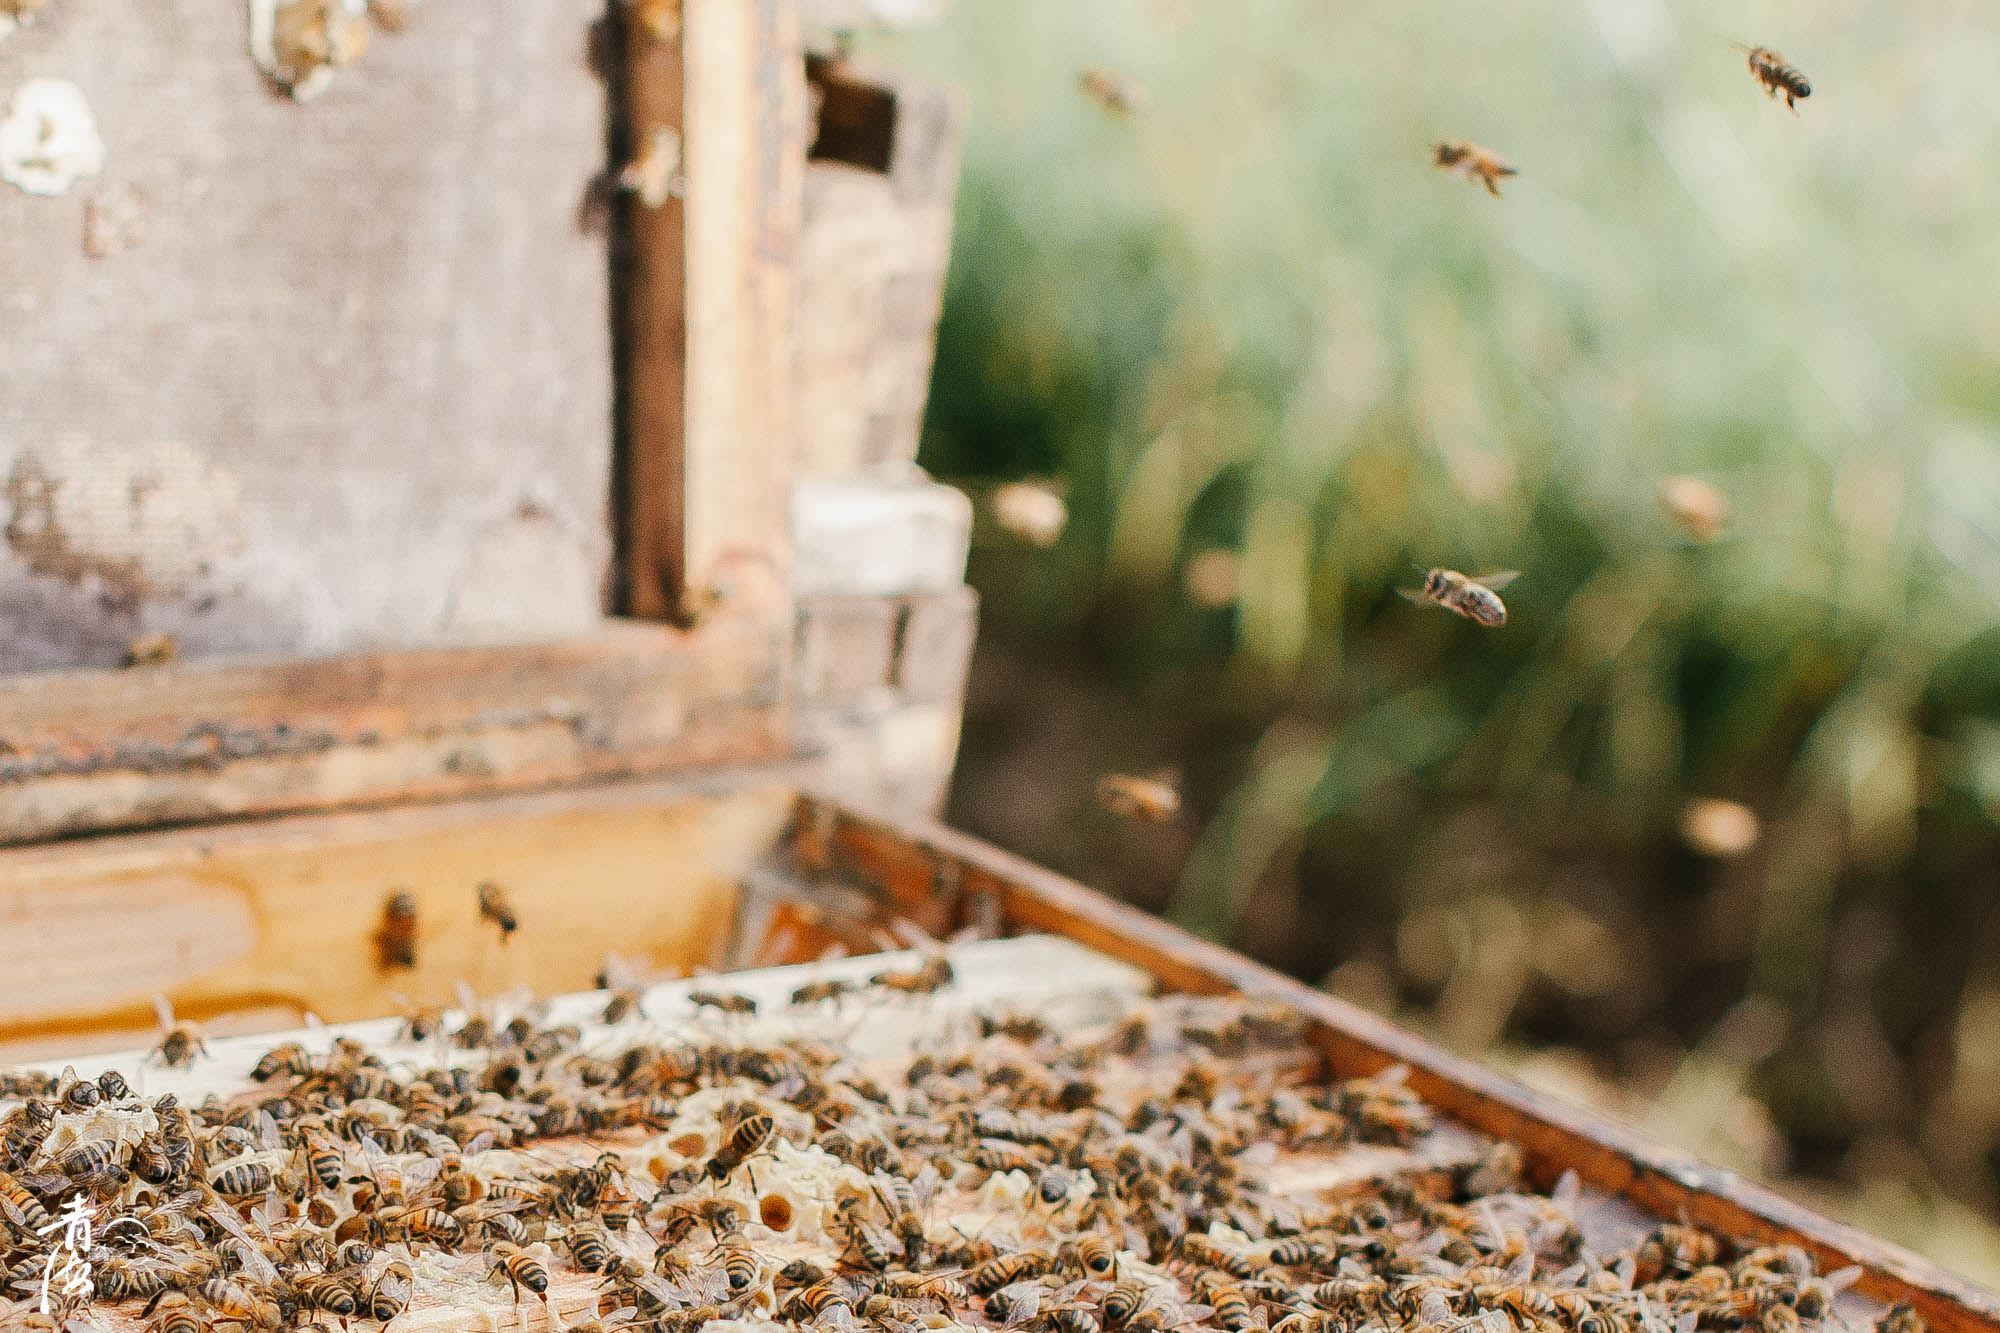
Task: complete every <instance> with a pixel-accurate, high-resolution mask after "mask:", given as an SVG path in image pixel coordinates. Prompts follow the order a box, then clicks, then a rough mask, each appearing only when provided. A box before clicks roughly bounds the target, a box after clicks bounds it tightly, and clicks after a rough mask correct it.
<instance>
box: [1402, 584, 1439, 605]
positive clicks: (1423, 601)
mask: <svg viewBox="0 0 2000 1333" xmlns="http://www.w3.org/2000/svg"><path fill="white" fill-rule="evenodd" d="M1396 595H1397V596H1398V597H1400V598H1402V599H1403V600H1404V601H1406V602H1415V603H1416V604H1417V605H1418V606H1429V605H1430V604H1431V599H1430V598H1428V597H1426V596H1424V594H1423V591H1422V590H1421V589H1419V588H1398V589H1396Z"/></svg>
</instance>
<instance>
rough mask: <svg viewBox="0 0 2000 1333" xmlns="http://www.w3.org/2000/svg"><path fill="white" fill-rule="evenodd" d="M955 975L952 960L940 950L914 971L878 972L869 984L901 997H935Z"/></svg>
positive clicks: (869, 980) (870, 979)
mask: <svg viewBox="0 0 2000 1333" xmlns="http://www.w3.org/2000/svg"><path fill="white" fill-rule="evenodd" d="M954 975H955V974H954V973H953V972H952V967H951V960H950V959H948V958H946V957H945V955H944V953H943V951H942V950H940V951H938V952H935V953H933V954H931V955H930V956H929V957H927V958H925V959H924V961H923V963H922V964H921V965H919V966H918V967H916V968H914V969H910V970H905V971H888V972H877V973H876V974H875V975H874V976H872V977H870V978H868V984H869V985H871V986H880V987H882V988H883V989H884V990H892V991H895V992H896V993H897V994H899V995H935V994H937V993H938V992H939V991H941V990H943V989H944V988H945V987H946V986H949V985H950V984H951V983H952V981H953V979H954Z"/></svg>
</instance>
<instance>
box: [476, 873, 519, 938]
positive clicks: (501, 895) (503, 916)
mask: <svg viewBox="0 0 2000 1333" xmlns="http://www.w3.org/2000/svg"><path fill="white" fill-rule="evenodd" d="M479 919H480V920H482V921H491V922H492V923H493V924H494V925H496V926H498V927H500V942H501V943H502V944H505V943H506V942H507V937H508V936H510V935H512V934H513V933H514V932H515V931H517V930H519V929H520V928H521V919H520V918H519V917H517V916H515V915H514V904H513V902H512V900H511V899H509V898H508V896H507V891H506V890H505V889H503V888H501V887H500V886H499V885H498V884H495V883H494V882H493V881H492V880H490V879H487V880H481V881H480V882H479Z"/></svg>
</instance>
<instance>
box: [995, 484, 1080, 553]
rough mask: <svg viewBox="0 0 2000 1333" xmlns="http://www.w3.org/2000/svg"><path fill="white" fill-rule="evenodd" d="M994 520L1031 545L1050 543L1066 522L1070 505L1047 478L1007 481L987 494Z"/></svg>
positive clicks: (1052, 543) (1067, 524)
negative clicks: (1044, 480)
mask: <svg viewBox="0 0 2000 1333" xmlns="http://www.w3.org/2000/svg"><path fill="white" fill-rule="evenodd" d="M986 507H987V508H988V509H989V510H990V511H991V512H992V514H993V521H994V522H996V523H998V524H999V525H1000V526H1001V527H1002V528H1005V529H1006V530H1007V531H1008V532H1009V533H1011V534H1013V535H1014V536H1015V537H1018V538H1020V539H1021V540H1022V541H1024V542H1027V543H1028V544H1029V545H1030V546H1040V547H1044V548H1046V547H1050V546H1054V545H1055V544H1056V543H1057V542H1058V541H1060V540H1061V539H1062V535H1063V529H1064V528H1065V527H1067V526H1069V506H1068V505H1067V504H1066V503H1064V501H1063V498H1062V494H1061V492H1059V491H1057V490H1056V489H1055V488H1054V487H1053V486H1050V485H1049V484H1048V483H1046V482H1039V481H1010V482H1007V483H1005V484H1004V485H1000V486H996V487H994V488H993V490H992V491H991V492H989V493H988V495H987V497H986Z"/></svg>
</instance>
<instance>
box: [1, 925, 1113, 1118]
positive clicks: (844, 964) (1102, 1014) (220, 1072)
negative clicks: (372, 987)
mask: <svg viewBox="0 0 2000 1333" xmlns="http://www.w3.org/2000/svg"><path fill="white" fill-rule="evenodd" d="M515 947H524V946H522V945H517V946H515ZM950 956H951V960H952V965H953V968H954V969H955V971H956V972H957V974H958V976H957V979H956V981H955V982H954V983H953V984H952V985H951V986H950V987H949V988H947V989H946V990H944V991H942V992H940V993H939V994H938V995H936V996H926V997H921V998H916V997H902V996H894V995H875V996H868V997H864V998H857V999H855V1000H853V1001H851V1002H849V1003H848V1004H847V1005H846V1006H845V1007H844V1008H843V1009H841V1010H833V1009H831V1008H826V1007H815V1008H814V1009H812V1010H810V1011H793V1012H786V1002H787V1000H788V999H789V998H790V996H791V993H792V991H793V990H795V989H797V988H798V987H799V986H802V985H804V984H806V983H807V982H809V981H827V980H835V979H843V980H852V981H866V980H867V979H868V978H869V977H871V976H873V975H874V974H876V973H877V972H881V971H884V970H887V969H893V968H906V967H911V966H914V965H916V964H917V963H918V962H920V961H921V955H920V954H918V953H916V952H914V951H903V952H897V953H880V954H865V955H858V956H850V957H845V958H836V959H830V960H828V961H825V962H818V963H800V964H795V965H792V966H787V967H771V968H761V969H757V970H754V971H747V972H729V973H720V974H717V975H713V976H695V977H686V978H681V979H677V980H673V981H665V982H660V983H658V984H656V985H652V986H649V987H647V988H646V990H645V994H644V998H643V1002H642V1003H643V1008H644V1010H645V1013H646V1015H647V1020H646V1021H645V1022H644V1023H643V1024H641V1023H636V1022H635V1023H626V1024H622V1025H620V1026H618V1027H608V1026H606V1025H605V1024H603V1023H602V1022H599V1021H598V1018H599V1015H600V1014H601V1012H602V1011H603V1009H604V1004H605V992H603V991H586V992H581V993H577V994H571V995H558V996H555V997H553V998H549V999H547V1000H541V1001H538V1003H540V1004H542V1005H545V1009H544V1010H543V1011H542V1012H543V1013H544V1014H545V1019H544V1021H545V1022H547V1023H551V1024H556V1023H575V1024H576V1025H577V1026H578V1027H580V1028H582V1029H583V1045H584V1047H585V1049H590V1048H591V1047H593V1046H612V1045H615V1044H622V1043H628V1042H631V1041H634V1040H637V1039H640V1038H644V1039H647V1040H655V1041H658V1040H671V1039H675V1038H679V1039H683V1040H695V1041H713V1040H719V1039H726V1040H742V1039H746V1038H755V1039H763V1038H770V1037H783V1036H805V1037H812V1038H816V1039H819V1040H837V1041H839V1042H841V1043H842V1044H844V1045H845V1046H847V1047H848V1049H850V1050H852V1051H853V1052H855V1053H857V1054H863V1055H867V1054H888V1053H891V1052H893V1051H895V1050H897V1049H898V1048H899V1045H907V1044H908V1042H909V1041H910V1040H911V1039H912V1038H913V1037H914V1036H915V1035H916V1034H917V1033H918V1032H920V1031H924V1030H929V1029H934V1028H936V1027H937V1026H938V1020H939V1018H940V1016H941V1015H948V1014H966V1013H970V1012H972V1011H974V1010H980V1009H994V1008H1001V1009H1005V1008H1009V1007H1012V1006H1022V1005H1029V1004H1032V1005H1033V1006H1034V1008H1035V1011H1036V1012H1037V1013H1039V1014H1043V1015H1045V1016H1048V1017H1050V1018H1052V1019H1055V1020H1058V1021H1061V1022H1064V1023H1067V1024H1074V1025H1077V1026H1084V1025H1089V1024H1093V1023H1101V1022H1107V1021H1110V1019H1112V1018H1113V1017H1115V1015H1116V1014H1117V1012H1118V1011H1119V1010H1120V1009H1121V1007H1122V1006H1124V1005H1127V1004H1129V1003H1131V1002H1132V1001H1133V1000H1134V999H1137V998H1139V997H1141V996H1144V995H1146V994H1147V993H1149V992H1150V991H1151V990H1152V989H1153V981H1152V978H1150V977H1149V976H1147V975H1146V973H1144V972H1142V971H1141V970H1139V969H1138V968H1136V967H1133V966H1131V965H1130V964H1127V963H1121V962H1118V961H1117V960H1115V959H1112V958H1109V957H1106V956H1105V955H1104V954H1101V953H1099V952H1097V951H1095V950H1093V949H1090V948H1086V947H1085V946H1083V945H1081V944H1078V943H1076V942H1075V941H1073V940H1067V939H1063V938H1062V937H1060V936H1056V935H1023V936H1017V937H1014V938H1012V939H998V940H974V941H968V942H966V943H962V944H955V945H952V946H950ZM700 990H727V991H731V992H735V993H738V994H742V995H747V996H749V997H751V998H752V999H754V1000H756V1001H757V1004H758V1009H759V1016H758V1017H756V1018H753V1019H734V1018H715V1017H703V1016H701V1015H700V1014H699V1011H697V1010H696V1009H695V1007H694V1006H693V1005H691V1004H690V1003H689V1002H688V998H687V997H688V994H689V993H690V992H692V991H700ZM480 1003H482V1004H492V1005H494V1006H496V1007H497V1008H499V1009H500V1010H502V1011H504V1013H505V1014H512V1013H518V1012H520V1011H521V1010H522V1008H523V1007H524V1006H525V1005H526V1004H527V1003H528V1001H527V999H526V998H524V997H518V996H506V995H502V996H491V997H480ZM446 1017H447V1019H448V1020H449V1023H448V1024H447V1026H452V1025H456V1024H458V1023H462V1022H463V1021H464V1019H465V1014H464V1012H463V1011H462V1010H447V1011H446ZM402 1027H403V1023H402V1020H401V1019H396V1018H377V1019H364V1020H361V1021H358V1022H352V1023H336V1024H328V1025H323V1026H318V1027H305V1028H299V1029H295V1030H292V1031H288V1032H270V1033H259V1034H253V1035H249V1036H242V1037H224V1038H217V1039H215V1040H211V1041H209V1042H208V1050H209V1054H208V1055H207V1056H204V1057H201V1058H199V1059H197V1061H196V1062H195V1064H194V1066H193V1067H192V1068H188V1069H163V1068H162V1067H161V1066H160V1064H159V1062H158V1060H157V1059H153V1058H151V1057H150V1056H149V1054H148V1052H145V1051H117V1052H112V1053H109V1054H102V1055H91V1056H88V1057H83V1058H78V1059H73V1060H41V1061H35V1062H32V1063H30V1064H28V1065H26V1066H24V1067H25V1068H28V1069H36V1070H42V1071H44V1072H47V1073H52V1074H53V1073H59V1072H61V1070H62V1069H64V1068H65V1067H68V1068H73V1069H75V1070H76V1072H77V1073H78V1074H79V1075H80V1076H82V1077H84V1078H94V1077H96V1076H97V1075H98V1074H99V1073H100V1072H102V1071H104V1070H106V1069H116V1070H117V1071H119V1072H120V1073H121V1074H123V1075H125V1077H126V1078H127V1079H128V1080H129V1081H130V1082H131V1084H132V1087H133V1090H134V1091H135V1092H137V1093H139V1094H140V1095H141V1096H144V1097H147V1098H152V1097H158V1096H160V1095H161V1094H163V1093H168V1092H171V1093H174V1094H175V1095H176V1096H179V1097H182V1098H183V1099H186V1098H188V1097H189V1096H193V1097H195V1098H200V1097H202V1096H206V1095H207V1094H208V1093H210V1092H228V1091H230V1090H233V1089H237V1088H241V1087H244V1086H247V1085H248V1084H249V1083H250V1081H251V1080H250V1070H251V1068H252V1067H253V1066H254V1065H255V1064H256V1063H257V1060H258V1058H259V1057H260V1056H262V1055H263V1054H264V1052H266V1051H268V1050H270V1049H271V1048H272V1047H273V1046H276V1045H278V1044H280V1043H282V1042H287V1041H297V1042H300V1043H302V1044H304V1045H305V1046H306V1047H307V1049H309V1050H312V1051H314V1052H320V1051H324V1050H326V1049H327V1048H329V1047H330V1046H331V1045H332V1044H333V1041H334V1039H335V1038H336V1037H351V1038H353V1039H354V1040H356V1041H359V1042H362V1043H363V1044H364V1045H366V1046H368V1047H369V1048H370V1049H371V1050H374V1051H377V1052H379V1053H381V1054H382V1055H383V1056H384V1057H385V1058H390V1059H404V1060H409V1061H411V1062H416V1063H425V1064H436V1063H445V1064H450V1063H454V1062H457V1063H464V1062H465V1060H466V1059H467V1058H468V1057H471V1056H474V1055H476V1054H478V1053H473V1052H465V1051H459V1050H456V1049H455V1048H452V1047H450V1046H448V1044H446V1043H445V1042H443V1041H440V1040H432V1041H429V1042H425V1043H414V1042H409V1041H406V1040H403V1039H402V1032H401V1029H402ZM0 1104H4V1103H0Z"/></svg>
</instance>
